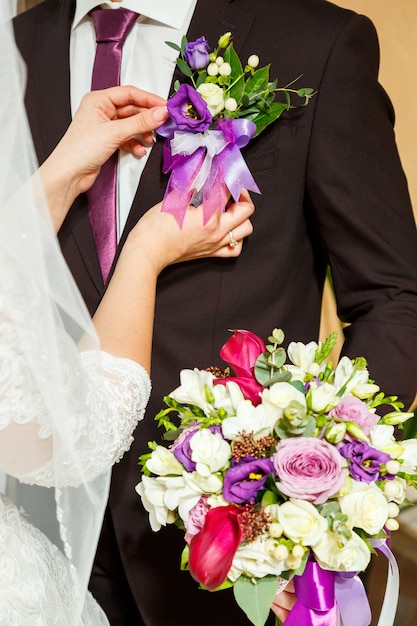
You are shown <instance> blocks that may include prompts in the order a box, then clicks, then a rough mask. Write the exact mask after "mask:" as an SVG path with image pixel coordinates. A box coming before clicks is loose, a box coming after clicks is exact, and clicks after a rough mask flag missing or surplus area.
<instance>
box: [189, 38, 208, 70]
mask: <svg viewBox="0 0 417 626" xmlns="http://www.w3.org/2000/svg"><path fill="white" fill-rule="evenodd" d="M209 52H210V48H209V45H208V43H207V41H206V38H205V37H199V38H198V39H196V40H195V41H190V42H189V43H187V45H186V46H185V51H184V58H185V60H186V61H187V63H188V65H189V66H190V67H191V69H193V70H202V69H204V68H205V67H207V65H208V63H209Z"/></svg>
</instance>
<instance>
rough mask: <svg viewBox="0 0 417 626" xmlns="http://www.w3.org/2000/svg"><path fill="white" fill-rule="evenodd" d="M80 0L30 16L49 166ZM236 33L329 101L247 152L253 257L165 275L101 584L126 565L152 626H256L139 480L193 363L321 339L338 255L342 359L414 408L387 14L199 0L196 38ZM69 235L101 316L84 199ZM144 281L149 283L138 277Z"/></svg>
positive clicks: (318, 99) (37, 126)
mask: <svg viewBox="0 0 417 626" xmlns="http://www.w3.org/2000/svg"><path fill="white" fill-rule="evenodd" d="M73 4H74V3H73V2H72V1H71V0H45V2H43V3H42V4H41V5H39V6H38V7H37V8H35V9H34V10H32V11H30V12H28V13H27V14H23V15H22V16H21V17H19V18H18V19H17V21H16V34H17V40H18V44H19V46H20V49H21V51H22V54H23V57H24V59H25V61H26V62H27V64H28V92H27V107H28V112H29V117H30V123H31V126H32V130H33V135H34V140H35V144H36V148H37V151H38V156H39V159H40V161H42V160H43V159H45V158H46V156H47V155H48V154H49V153H50V152H51V150H52V149H53V147H54V146H55V144H56V143H57V142H58V140H59V138H60V137H61V135H62V134H63V133H64V131H65V129H66V127H67V125H68V123H69V121H70V109H69V102H70V96H69V63H68V42H69V31H70V24H71V19H72V14H73V10H74V7H73ZM228 30H231V31H232V33H233V38H234V43H235V47H236V49H237V51H238V53H239V55H240V56H241V58H242V59H245V58H247V57H248V56H249V55H250V54H252V53H256V54H258V55H259V57H260V59H261V64H262V65H265V64H267V63H269V62H271V77H275V76H276V77H278V79H279V83H280V85H285V84H286V83H288V82H290V81H291V80H292V79H294V78H295V77H296V76H298V75H300V74H303V78H302V79H301V80H300V86H301V85H302V86H311V87H313V88H314V89H317V90H318V94H317V95H316V96H315V97H314V99H313V100H312V102H311V103H310V104H309V105H308V107H306V108H304V109H303V108H300V109H297V110H295V111H291V112H289V113H287V114H285V115H284V116H283V117H282V119H281V120H280V121H278V122H277V123H275V124H274V125H272V126H271V127H270V128H269V129H268V130H267V131H265V132H264V133H263V134H262V135H261V136H260V137H259V138H257V139H256V140H254V141H252V143H251V144H250V145H249V147H248V148H247V149H246V150H245V153H244V156H245V158H246V161H247V163H248V165H249V167H250V169H251V171H252V173H253V175H254V177H255V180H256V182H257V184H258V186H259V188H260V190H261V192H262V195H260V196H254V202H255V205H256V212H255V215H254V217H253V224H254V234H253V235H252V236H251V237H250V238H249V239H248V240H247V241H246V242H245V246H244V250H243V253H242V255H241V257H240V258H238V259H236V260H204V261H197V262H193V263H187V264H185V265H178V266H174V267H171V268H168V269H167V270H165V271H164V273H163V274H162V275H161V277H160V280H159V283H158V296H157V306H156V314H155V332H154V352H153V363H152V380H153V394H152V398H151V401H150V404H149V410H148V414H147V417H146V419H145V421H144V422H143V423H141V424H139V426H138V428H137V431H136V435H135V436H136V439H135V442H134V444H133V445H132V449H131V450H130V452H129V453H128V454H126V455H125V457H124V459H123V461H122V462H121V463H119V464H118V465H117V466H116V467H115V468H114V472H113V480H112V488H111V495H110V509H109V511H108V515H107V522H108V524H107V525H106V526H105V531H104V535H103V540H102V542H101V546H100V553H99V558H98V567H97V570H96V573H97V576H96V583H95V586H94V590H95V592H96V594H97V595H98V597H99V600H100V602H102V603H103V605H104V606H105V607H106V608H107V609H108V607H109V602H110V604H111V603H114V604H115V603H116V602H117V601H116V594H117V593H118V592H121V588H122V586H123V584H124V583H125V582H126V581H124V579H123V574H122V571H121V564H123V568H124V571H125V574H126V578H127V581H128V584H129V586H130V590H131V592H132V594H133V596H134V599H135V602H136V604H137V606H138V607H140V610H141V613H142V616H143V620H144V623H145V624H146V625H147V626H169V625H173V626H174V625H175V626H180V625H181V626H184V625H189V626H196V624H199V625H201V626H204V625H207V626H208V625H210V626H232V625H234V624H240V625H242V624H243V623H246V622H245V618H244V617H243V615H242V613H241V612H240V610H238V609H234V608H233V604H234V602H233V598H232V597H230V595H229V592H221V593H217V594H209V593H207V592H202V591H199V590H198V589H197V585H196V584H195V583H194V582H193V581H192V580H191V578H190V576H189V575H188V573H183V572H179V569H178V562H179V555H180V550H181V546H182V534H181V533H180V532H179V531H178V530H177V529H175V528H170V529H168V530H163V531H161V532H160V533H158V534H153V533H152V532H151V531H150V529H149V524H148V520H147V515H146V514H145V513H144V511H143V509H142V506H141V503H140V501H139V498H138V496H137V495H136V493H135V491H134V487H135V485H136V483H137V482H138V481H139V478H140V474H139V468H138V464H137V459H138V456H139V455H140V454H142V453H144V452H145V451H146V448H147V442H148V441H149V440H153V439H158V440H159V437H160V433H159V432H157V429H156V428H155V424H154V423H153V416H154V415H155V413H156V412H157V411H158V410H160V409H161V408H162V397H163V396H164V395H165V394H166V393H168V392H169V391H171V390H172V389H173V388H174V387H175V386H177V384H178V373H179V370H180V369H182V368H186V367H194V366H196V367H202V368H203V367H206V366H208V365H214V364H220V362H219V357H218V352H219V348H220V347H221V345H222V344H223V343H224V341H225V340H226V339H227V337H228V336H229V334H228V333H229V329H231V328H246V329H250V330H252V331H254V332H256V333H258V334H259V335H261V336H263V337H266V336H267V335H268V334H269V332H270V331H271V330H272V328H274V327H275V326H277V327H281V328H283V329H284V331H285V333H286V337H287V339H288V340H293V339H294V340H300V341H309V340H311V339H315V338H317V335H318V328H319V319H320V304H321V297H322V288H323V281H324V278H325V272H326V266H327V264H330V266H331V269H332V274H333V280H334V287H335V292H336V297H337V303H338V313H339V316H340V318H341V319H342V320H343V321H344V322H346V323H348V324H350V326H349V327H348V328H347V329H346V334H345V344H344V352H345V353H346V354H348V355H350V356H352V357H354V356H358V355H364V356H365V357H366V358H367V359H368V363H369V369H370V372H371V376H372V377H373V378H374V379H375V380H376V381H377V382H378V383H379V384H380V385H381V387H382V389H383V390H384V391H385V392H386V393H394V394H397V395H399V396H400V397H401V398H402V399H403V400H404V401H405V403H406V404H407V405H408V404H410V403H411V401H412V400H413V398H414V395H415V392H416V380H417V378H416V376H417V237H416V229H415V223H414V218H413V214H412V210H411V207H410V201H409V197H408V191H407V184H406V181H405V178H404V174H403V171H402V169H401V165H400V161H399V158H398V154H397V151H396V147H395V139H394V133H393V118H394V115H393V111H392V107H391V104H390V102H389V100H388V98H387V96H386V94H385V92H384V91H383V89H382V88H381V86H380V85H379V84H378V83H377V73H378V64H379V51H378V43H377V38H376V34H375V31H374V28H373V26H372V24H371V23H370V22H369V20H368V19H367V18H365V17H362V16H358V15H356V14H354V13H353V12H351V11H347V10H344V9H341V8H339V7H336V6H335V5H333V4H331V3H329V2H325V1H324V0H258V2H257V3H254V2H253V0H235V1H234V2H228V1H227V0H210V2H208V1H207V0H199V2H198V6H197V9H196V12H195V15H194V18H193V20H192V23H191V26H190V30H189V33H188V39H189V40H192V39H194V38H197V37H199V36H201V35H203V34H204V35H205V36H206V38H207V39H208V41H209V42H213V43H215V42H216V41H217V38H218V36H219V35H220V34H222V33H224V32H226V31H228ZM161 147H162V144H161V143H160V142H158V143H157V144H156V146H155V147H154V148H153V150H152V154H151V157H150V159H149V162H148V164H147V166H146V168H145V171H144V174H143V176H142V179H141V182H140V185H139V188H138V191H137V194H136V197H135V200H134V203H133V206H132V209H131V213H130V216H129V220H128V223H127V226H126V230H125V234H124V235H123V238H122V243H123V241H124V239H125V237H126V234H127V232H128V231H129V230H130V229H131V228H132V226H133V225H134V224H135V222H136V221H137V219H138V218H139V217H140V216H141V215H142V213H143V212H144V211H145V210H146V209H147V208H148V207H150V206H151V205H153V204H154V203H156V202H157V201H159V200H160V199H161V198H162V195H163V191H164V188H165V186H166V182H167V180H166V178H165V177H164V176H163V175H162V174H161ZM60 240H61V243H62V248H63V251H64V254H65V256H66V258H67V260H68V263H69V265H70V267H71V269H72V271H73V273H74V275H75V277H76V280H77V282H78V284H79V286H80V289H81V291H82V293H83V294H84V297H85V299H86V302H87V304H88V306H89V308H90V310H91V311H94V310H95V308H96V306H97V304H98V302H99V300H100V297H101V295H102V293H103V289H104V288H103V284H102V283H101V280H100V271H99V266H98V261H97V255H96V252H95V249H94V243H93V238H92V234H91V229H90V226H89V222H88V218H87V212H86V202H85V198H84V197H83V196H82V197H80V198H79V199H78V200H77V202H76V204H75V205H74V207H73V209H72V210H71V212H70V214H69V216H68V218H67V220H66V222H65V224H64V226H63V227H62V230H61V233H60ZM121 245H122V244H121ZM132 280H137V277H136V276H135V275H134V274H133V273H132ZM138 323H140V320H138ZM112 536H113V539H112V545H110V539H111V537H112ZM119 557H120V560H119V561H118V559H119ZM118 567H120V570H118ZM106 573H107V574H108V575H109V576H110V577H113V579H114V580H113V581H111V582H113V583H114V584H115V585H116V586H117V584H118V583H119V589H118V590H117V589H116V587H115V588H111V590H110V586H109V587H107V586H106V585H107V583H105V582H103V578H104V574H106ZM99 574H101V575H102V576H101V578H100V576H99ZM97 581H98V582H97ZM109 584H110V583H109ZM126 598H127V596H126ZM125 602H126V603H127V602H128V600H127V599H126V600H125ZM126 607H127V608H126V614H129V616H130V617H125V618H120V619H119V621H117V619H116V617H114V621H112V624H119V623H120V624H122V623H124V624H132V625H135V624H139V623H140V622H139V621H138V618H137V617H135V611H134V609H133V605H132V608H129V607H128V605H127V604H126ZM108 610H109V614H110V611H113V609H108ZM129 611H131V612H130V613H129ZM114 614H115V615H116V609H115V613H114Z"/></svg>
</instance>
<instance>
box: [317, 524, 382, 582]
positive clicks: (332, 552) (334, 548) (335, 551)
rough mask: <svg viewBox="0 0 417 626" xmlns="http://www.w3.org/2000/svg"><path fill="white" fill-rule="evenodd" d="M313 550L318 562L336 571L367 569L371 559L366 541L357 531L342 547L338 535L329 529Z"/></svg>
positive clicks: (323, 566)
mask: <svg viewBox="0 0 417 626" xmlns="http://www.w3.org/2000/svg"><path fill="white" fill-rule="evenodd" d="M313 550H314V555H315V557H316V560H317V562H318V564H319V565H320V566H321V567H322V568H323V569H328V570H332V571H336V572H340V571H341V572H361V571H363V570H364V569H366V567H367V566H368V564H369V561H370V559H371V553H370V552H369V549H368V547H367V545H366V543H365V542H364V541H363V540H362V539H361V538H360V537H359V535H357V534H356V533H355V532H352V537H351V539H348V540H347V542H346V544H345V545H344V546H343V547H340V546H339V545H338V543H337V535H336V534H335V533H333V532H331V531H327V533H326V534H324V535H323V537H322V539H321V541H320V542H319V543H318V544H316V545H315V546H314V549H313Z"/></svg>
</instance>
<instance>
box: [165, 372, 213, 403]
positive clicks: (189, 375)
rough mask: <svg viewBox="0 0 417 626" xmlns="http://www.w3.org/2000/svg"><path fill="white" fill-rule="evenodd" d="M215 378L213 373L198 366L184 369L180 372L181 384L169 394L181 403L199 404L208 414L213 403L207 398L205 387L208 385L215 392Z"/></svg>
mask: <svg viewBox="0 0 417 626" xmlns="http://www.w3.org/2000/svg"><path fill="white" fill-rule="evenodd" d="M213 379H214V376H213V374H211V373H210V372H206V371H203V370H199V369H197V368H194V369H193V370H182V371H181V372H180V383H181V385H180V386H179V387H177V388H176V389H174V391H173V392H172V393H170V394H169V395H170V396H171V398H173V399H174V400H176V401H177V402H179V403H180V404H192V405H194V406H198V407H199V408H200V409H202V410H203V411H204V413H206V414H207V413H209V412H210V411H211V410H212V405H211V404H210V403H208V402H207V400H206V390H205V388H206V387H208V388H209V389H210V391H211V392H212V393H214V391H213Z"/></svg>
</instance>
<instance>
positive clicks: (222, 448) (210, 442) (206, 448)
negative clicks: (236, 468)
mask: <svg viewBox="0 0 417 626" xmlns="http://www.w3.org/2000/svg"><path fill="white" fill-rule="evenodd" d="M190 448H191V458H192V460H193V461H194V463H196V471H197V472H198V473H199V474H201V475H202V476H210V474H213V473H215V472H218V471H219V470H221V469H222V468H224V467H225V466H226V464H227V463H228V462H229V459H230V456H231V449H230V445H229V444H228V443H227V441H225V440H224V439H223V437H222V436H221V434H220V433H218V432H215V433H212V432H211V431H210V430H209V429H208V428H203V429H202V430H199V431H197V432H196V433H195V434H194V435H193V436H192V437H191V439H190Z"/></svg>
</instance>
